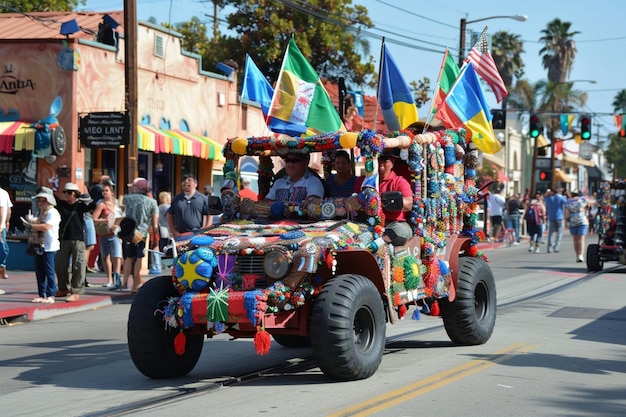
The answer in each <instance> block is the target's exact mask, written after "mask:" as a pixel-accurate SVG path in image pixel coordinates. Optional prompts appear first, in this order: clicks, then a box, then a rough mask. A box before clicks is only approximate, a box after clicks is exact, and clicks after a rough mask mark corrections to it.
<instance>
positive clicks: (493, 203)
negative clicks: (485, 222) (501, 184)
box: [489, 188, 506, 240]
mask: <svg viewBox="0 0 626 417" xmlns="http://www.w3.org/2000/svg"><path fill="white" fill-rule="evenodd" d="M501 194H502V189H501V188H499V189H496V190H495V191H494V192H493V193H491V194H490V195H489V220H491V228H492V229H491V237H492V238H493V239H494V240H498V236H500V231H501V229H502V214H503V213H502V212H503V210H504V205H505V204H506V201H505V200H504V197H502V195H501Z"/></svg>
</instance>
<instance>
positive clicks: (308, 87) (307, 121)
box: [268, 38, 346, 136]
mask: <svg viewBox="0 0 626 417" xmlns="http://www.w3.org/2000/svg"><path fill="white" fill-rule="evenodd" d="M268 126H269V128H270V130H271V131H272V132H276V133H284V134H288V135H291V136H300V135H303V134H306V135H314V134H319V133H325V132H336V131H345V130H346V129H345V127H344V125H343V122H342V121H341V118H340V117H339V113H338V112H337V109H335V106H334V105H333V102H332V101H331V100H330V96H329V95H328V92H327V91H326V89H325V88H324V85H323V84H322V82H321V80H320V78H319V76H318V75H317V73H316V72H315V70H314V69H313V67H312V66H311V64H309V62H308V61H307V60H306V58H305V57H304V55H302V52H300V49H298V46H297V45H296V42H295V40H294V39H293V38H291V39H290V40H289V45H288V46H287V51H286V52H285V58H284V59H283V65H282V68H281V69H280V74H279V76H278V84H277V85H276V90H275V92H274V97H273V98H272V104H271V106H270V109H269V117H268Z"/></svg>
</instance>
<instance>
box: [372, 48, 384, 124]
mask: <svg viewBox="0 0 626 417" xmlns="http://www.w3.org/2000/svg"><path fill="white" fill-rule="evenodd" d="M383 59H385V37H384V36H383V38H382V42H381V46H380V60H379V61H378V80H377V82H378V85H377V86H376V111H375V112H374V129H373V130H376V122H377V121H378V107H380V103H379V102H378V100H379V99H380V74H381V72H382V70H383Z"/></svg>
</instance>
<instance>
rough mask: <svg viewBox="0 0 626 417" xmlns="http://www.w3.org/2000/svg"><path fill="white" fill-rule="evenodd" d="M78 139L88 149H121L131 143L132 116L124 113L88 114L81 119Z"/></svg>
mask: <svg viewBox="0 0 626 417" xmlns="http://www.w3.org/2000/svg"><path fill="white" fill-rule="evenodd" d="M78 139H79V140H80V141H81V143H82V144H83V146H85V147H87V148H119V147H120V146H122V145H128V144H129V143H130V116H129V115H128V113H122V112H98V113H87V114H86V115H84V116H81V117H80V122H79V124H78Z"/></svg>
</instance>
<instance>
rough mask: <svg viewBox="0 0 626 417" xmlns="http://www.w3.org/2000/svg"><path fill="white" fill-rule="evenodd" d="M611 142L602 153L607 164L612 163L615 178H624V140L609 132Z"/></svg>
mask: <svg viewBox="0 0 626 417" xmlns="http://www.w3.org/2000/svg"><path fill="white" fill-rule="evenodd" d="M609 139H610V141H611V143H610V144H609V147H608V149H607V150H606V152H605V153H604V157H605V158H606V160H607V162H608V163H609V164H613V167H614V168H613V169H614V170H617V171H616V177H617V178H626V141H625V140H624V138H620V137H619V136H618V135H617V134H610V135H609Z"/></svg>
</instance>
